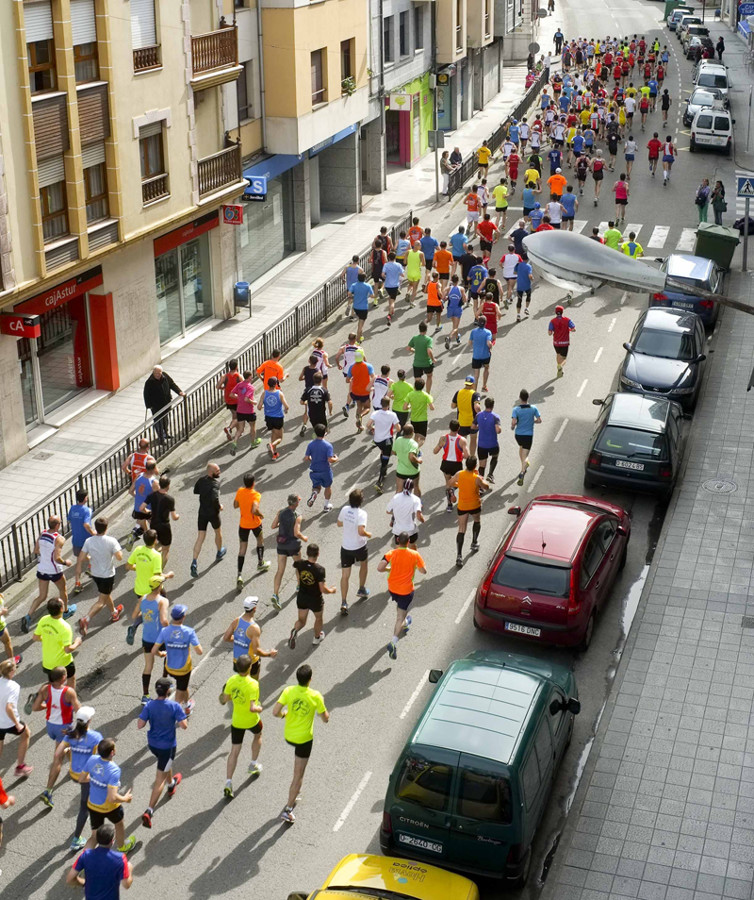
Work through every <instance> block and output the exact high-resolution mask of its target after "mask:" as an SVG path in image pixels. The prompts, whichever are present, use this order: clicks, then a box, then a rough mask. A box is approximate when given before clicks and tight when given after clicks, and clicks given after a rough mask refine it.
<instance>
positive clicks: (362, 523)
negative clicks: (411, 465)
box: [294, 398, 386, 634]
mask: <svg viewBox="0 0 754 900" xmlns="http://www.w3.org/2000/svg"><path fill="white" fill-rule="evenodd" d="M383 399H386V398H383ZM372 415H374V413H373V414H372ZM363 502H364V496H363V494H362V493H361V491H360V490H359V489H358V488H356V489H355V490H353V491H351V493H350V494H349V495H348V505H347V506H344V507H343V508H342V509H341V511H340V512H339V513H338V528H342V529H343V541H342V543H341V546H340V568H341V570H342V572H341V576H340V614H341V615H342V616H347V615H348V582H349V581H350V578H351V568H352V567H353V564H354V563H356V562H357V563H359V587H358V589H357V591H356V596H357V597H368V596H369V589H368V588H367V586H366V583H367V574H368V569H369V563H368V562H367V540H368V539H369V538H370V537H371V536H372V535H371V533H370V532H368V531H367V513H366V510H364V509H362V508H361V504H362V503H363ZM295 565H296V564H295V563H294V566H295ZM322 571H323V575H322V579H321V580H322V581H323V582H324V580H325V577H324V569H323V570H322ZM326 593H332V592H331V591H329V590H328V591H326ZM320 597H321V595H320ZM299 618H301V617H300V616H299ZM321 619H322V616H321V610H320V632H321V630H322V629H321ZM304 622H306V617H304ZM314 625H315V629H314V630H315V634H317V633H318V632H317V616H316V610H315V620H314ZM302 627H303V626H302Z"/></svg>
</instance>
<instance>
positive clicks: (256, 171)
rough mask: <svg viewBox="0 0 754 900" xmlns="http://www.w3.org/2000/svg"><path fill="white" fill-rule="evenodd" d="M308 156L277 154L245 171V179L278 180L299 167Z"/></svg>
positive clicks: (302, 154)
mask: <svg viewBox="0 0 754 900" xmlns="http://www.w3.org/2000/svg"><path fill="white" fill-rule="evenodd" d="M305 156H306V154H305V153H276V154H275V155H274V156H268V157H267V159H263V160H262V161H261V162H256V163H254V165H252V166H249V167H248V168H247V169H244V171H243V177H244V178H249V179H251V178H255V177H256V178H266V179H267V180H268V181H269V179H270V178H276V177H277V176H278V175H282V174H283V172H287V171H288V169H292V168H293V167H294V166H297V165H298V164H299V163H300V162H301V160H302V159H304V157H305Z"/></svg>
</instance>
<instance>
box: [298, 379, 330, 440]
mask: <svg viewBox="0 0 754 900" xmlns="http://www.w3.org/2000/svg"><path fill="white" fill-rule="evenodd" d="M301 406H303V407H304V423H306V421H308V422H309V423H310V424H311V425H312V427H315V428H316V426H317V425H322V426H323V427H324V429H325V431H327V430H328V424H327V417H328V415H330V416H332V414H333V404H332V398H331V397H330V392H329V391H328V390H327V388H326V387H324V379H323V377H322V373H321V372H315V373H314V376H313V378H312V384H311V386H310V387H307V388H306V390H305V391H304V393H303V394H302V395H301ZM299 434H300V436H301V437H303V436H304V435H305V434H306V424H302V425H301V431H300V432H299Z"/></svg>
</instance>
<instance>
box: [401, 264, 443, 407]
mask: <svg viewBox="0 0 754 900" xmlns="http://www.w3.org/2000/svg"><path fill="white" fill-rule="evenodd" d="M435 283H436V282H435ZM431 284H432V282H430V285H431ZM428 298H429V294H428ZM440 308H441V309H442V307H440ZM438 317H439V313H438ZM433 345H434V341H433V339H432V338H431V337H429V335H428V334H427V322H419V334H415V335H414V336H413V337H412V338H411V340H410V341H409V342H408V347H407V349H408V350H409V351H410V352H411V353H413V354H414V378H422V377H423V376H425V377H426V385H427V391H431V390H432V373H433V372H434V368H435V363H436V360H435V354H434V352H433V350H432V347H433ZM415 419H416V417H415V416H414V415H412V416H411V420H412V421H415ZM425 421H426V420H425Z"/></svg>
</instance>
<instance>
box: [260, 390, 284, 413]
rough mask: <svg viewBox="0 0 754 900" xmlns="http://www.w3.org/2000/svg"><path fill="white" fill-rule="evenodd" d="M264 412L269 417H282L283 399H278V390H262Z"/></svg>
mask: <svg viewBox="0 0 754 900" xmlns="http://www.w3.org/2000/svg"><path fill="white" fill-rule="evenodd" d="M264 414H265V416H267V417H268V418H270V419H282V418H283V414H284V413H283V401H282V400H281V399H280V391H265V392H264Z"/></svg>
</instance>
